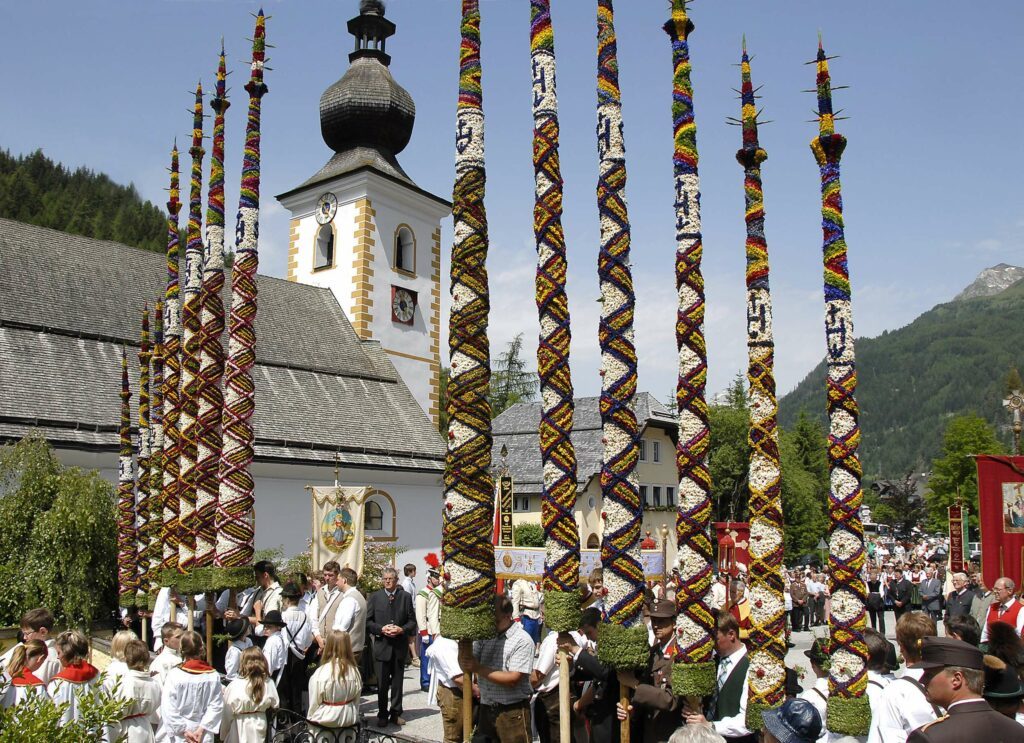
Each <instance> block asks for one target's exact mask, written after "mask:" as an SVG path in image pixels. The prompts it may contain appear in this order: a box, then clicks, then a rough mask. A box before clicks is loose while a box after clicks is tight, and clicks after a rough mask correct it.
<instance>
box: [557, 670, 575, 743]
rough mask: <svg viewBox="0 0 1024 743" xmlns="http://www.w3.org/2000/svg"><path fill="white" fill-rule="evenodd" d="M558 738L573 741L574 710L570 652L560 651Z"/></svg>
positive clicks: (563, 741)
mask: <svg viewBox="0 0 1024 743" xmlns="http://www.w3.org/2000/svg"><path fill="white" fill-rule="evenodd" d="M558 739H559V741H560V742H561V743H570V741H572V710H571V709H570V708H569V654H568V653H566V652H565V651H564V650H559V651H558Z"/></svg>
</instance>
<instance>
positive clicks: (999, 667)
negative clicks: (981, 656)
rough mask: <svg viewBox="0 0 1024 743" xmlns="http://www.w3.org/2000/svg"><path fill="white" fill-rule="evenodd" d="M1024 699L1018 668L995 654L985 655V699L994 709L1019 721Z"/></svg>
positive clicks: (1023, 716) (1023, 685) (1023, 686)
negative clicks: (1009, 664) (1007, 663)
mask: <svg viewBox="0 0 1024 743" xmlns="http://www.w3.org/2000/svg"><path fill="white" fill-rule="evenodd" d="M1022 700H1024V684H1021V682H1020V676H1018V675H1017V669H1016V668H1014V667H1013V666H1008V665H1006V663H1004V662H1003V661H1002V660H1000V659H999V658H997V657H995V656H994V655H986V656H985V701H986V702H988V703H989V704H990V705H991V706H992V709H994V710H995V711H996V712H998V713H999V714H1001V715H1005V716H1006V717H1009V718H1010V719H1011V720H1014V721H1017V722H1019V721H1020V720H1021V719H1022V718H1024V715H1021V708H1020V705H1021V701H1022Z"/></svg>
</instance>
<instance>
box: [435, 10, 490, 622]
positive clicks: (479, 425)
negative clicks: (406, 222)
mask: <svg viewBox="0 0 1024 743" xmlns="http://www.w3.org/2000/svg"><path fill="white" fill-rule="evenodd" d="M461 35H462V41H461V46H460V51H459V103H458V108H457V111H456V126H455V188H454V193H453V196H452V202H453V206H452V216H453V218H454V222H455V241H454V245H453V246H452V266H451V293H452V309H451V315H450V318H449V337H448V347H449V353H450V358H451V362H450V369H451V375H450V377H449V380H448V403H447V404H448V421H449V422H448V451H447V455H446V457H445V469H444V490H445V492H444V512H443V514H442V531H441V549H442V553H443V560H444V567H445V574H446V575H445V577H446V578H447V580H448V589H447V590H446V591H445V593H444V596H443V598H442V610H441V632H442V634H444V636H445V637H449V638H451V639H453V640H475V639H481V638H486V637H490V636H492V635H493V634H494V614H493V610H492V606H491V599H492V597H493V594H494V545H493V544H492V543H491V534H492V529H493V524H494V481H493V477H492V475H491V471H490V469H491V405H490V402H489V400H488V397H487V395H488V391H489V388H490V380H491V365H490V343H489V342H488V338H487V313H488V311H489V309H490V295H489V293H488V288H487V265H486V264H487V246H488V243H487V213H486V211H485V209H484V186H485V181H486V171H485V168H484V112H483V108H482V106H483V88H482V85H481V77H482V70H481V67H480V4H479V0H462V19H461Z"/></svg>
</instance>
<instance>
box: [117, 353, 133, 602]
mask: <svg viewBox="0 0 1024 743" xmlns="http://www.w3.org/2000/svg"><path fill="white" fill-rule="evenodd" d="M131 397H132V393H131V392H130V391H129V389H128V352H127V351H126V350H124V349H122V350H121V422H120V425H119V426H118V434H119V436H120V441H121V448H120V452H119V455H118V459H117V600H118V604H120V605H121V606H122V607H124V608H126V609H129V608H131V607H133V606H135V588H136V586H137V585H138V573H137V572H136V556H137V555H136V553H135V469H134V464H133V462H132V428H131V427H132V412H131V406H130V405H129V402H128V401H129V400H130V399H131Z"/></svg>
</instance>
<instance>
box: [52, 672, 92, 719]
mask: <svg viewBox="0 0 1024 743" xmlns="http://www.w3.org/2000/svg"><path fill="white" fill-rule="evenodd" d="M99 682H100V675H99V674H98V673H97V674H96V675H95V676H93V677H92V678H91V679H89V680H88V681H82V682H73V681H67V680H65V679H62V678H55V679H54V680H53V681H51V682H50V683H49V685H48V686H47V687H46V692H47V693H48V694H49V695H50V698H51V699H53V703H54V704H56V705H60V704H63V703H64V702H67V703H68V706H67V708H66V709H65V710H64V714H63V715H61V718H60V719H61V723H62V724H64V725H66V724H67V723H69V722H71V721H72V720H77V719H78V707H79V704H80V701H79V699H80V698H81V697H82V695H84V694H89V693H92V694H94V695H95V694H96V693H97V692H99V690H100V685H99Z"/></svg>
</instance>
